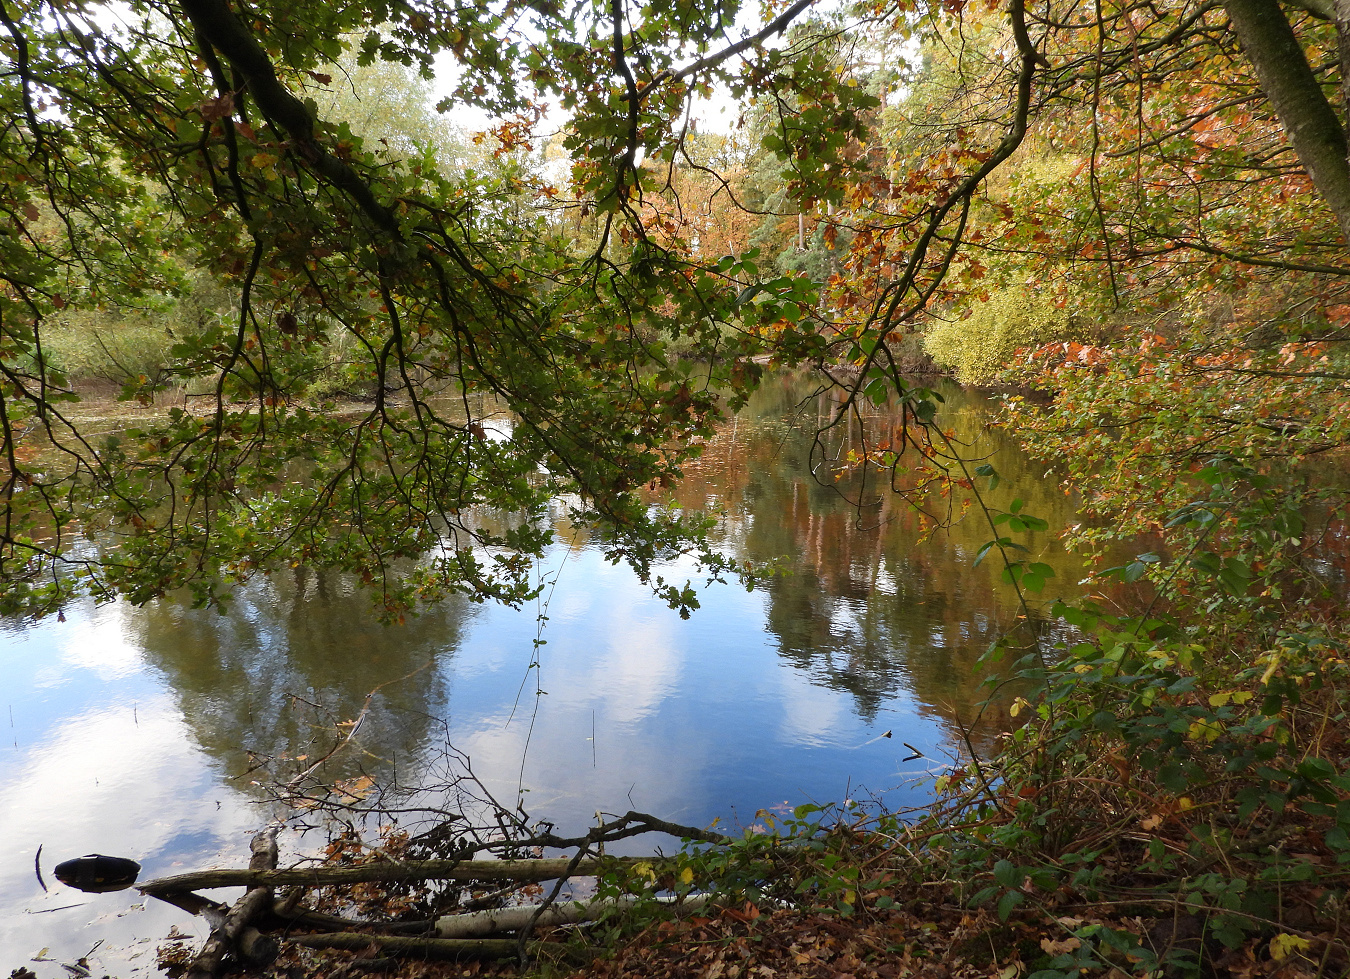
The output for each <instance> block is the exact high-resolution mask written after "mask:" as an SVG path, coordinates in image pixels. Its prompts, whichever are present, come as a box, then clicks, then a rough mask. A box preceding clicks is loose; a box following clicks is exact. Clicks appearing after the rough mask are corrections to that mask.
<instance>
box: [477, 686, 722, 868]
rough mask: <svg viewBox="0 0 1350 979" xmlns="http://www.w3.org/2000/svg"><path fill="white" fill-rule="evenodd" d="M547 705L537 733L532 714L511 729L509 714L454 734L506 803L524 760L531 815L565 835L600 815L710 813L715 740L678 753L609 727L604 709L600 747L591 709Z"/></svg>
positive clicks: (695, 741)
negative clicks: (706, 780) (708, 776)
mask: <svg viewBox="0 0 1350 979" xmlns="http://www.w3.org/2000/svg"><path fill="white" fill-rule="evenodd" d="M542 699H543V701H544V702H543V703H542V704H541V705H540V707H539V713H538V715H537V717H536V718H535V719H534V730H533V732H531V731H530V717H529V715H528V711H527V712H526V713H525V714H524V715H522V714H520V713H518V714H517V715H516V718H515V720H514V721H512V722H511V724H510V726H509V727H508V726H507V725H506V717H507V713H508V712H505V711H504V712H501V713H499V714H497V715H495V716H493V717H490V718H486V719H484V721H483V722H482V723H481V724H480V725H479V726H477V727H475V729H474V730H472V731H456V732H453V735H452V736H453V739H454V743H455V747H457V748H459V749H460V750H462V751H464V752H465V753H466V754H467V755H468V756H469V758H470V759H471V760H472V764H473V770H474V772H475V774H476V775H477V776H478V777H479V778H480V779H481V780H482V782H483V784H484V785H485V786H486V787H487V788H488V790H489V791H490V792H492V794H493V795H494V796H496V798H497V800H498V801H499V802H501V803H502V804H504V805H513V804H514V803H515V800H516V788H517V785H518V780H519V778H520V773H521V758H522V757H524V758H525V768H524V783H523V787H524V788H525V789H526V790H528V791H527V792H526V794H525V796H524V806H525V809H526V811H527V812H529V813H530V814H531V815H533V816H543V817H547V818H548V819H550V820H553V821H554V822H556V823H557V824H558V826H559V829H560V830H562V831H563V832H565V833H572V832H580V831H584V829H585V827H586V825H587V824H588V823H591V822H593V821H594V813H595V810H596V809H602V810H605V811H609V812H619V813H622V812H626V811H627V810H628V809H629V808H636V809H639V810H641V811H644V812H650V813H653V814H656V815H659V816H663V817H665V818H667V819H675V820H679V819H681V818H684V817H687V816H688V814H689V813H691V812H699V811H702V810H703V809H704V808H705V807H706V804H707V800H706V799H705V796H706V794H707V790H706V787H705V786H704V785H702V784H701V781H702V780H701V776H702V774H703V772H704V770H705V769H706V768H707V766H708V762H709V758H710V756H711V755H713V754H714V751H713V749H712V745H710V744H709V738H708V736H701V737H693V738H688V739H686V740H684V741H683V742H682V743H681V744H680V745H678V747H677V746H676V745H673V744H672V743H671V742H670V741H668V740H666V739H663V738H660V737H652V736H646V737H632V736H626V735H625V734H623V733H621V732H618V731H616V729H615V728H616V725H613V724H611V723H610V722H609V721H608V719H607V715H606V712H605V708H604V706H603V702H602V705H601V706H600V707H599V708H597V711H596V715H595V717H596V720H595V728H594V731H595V734H596V741H595V744H594V748H593V747H592V742H591V740H590V738H591V733H592V727H591V723H592V714H591V710H590V709H589V708H582V707H570V708H569V707H565V706H564V705H562V704H561V703H558V704H555V703H551V702H550V700H549V698H548V697H545V698H542ZM527 739H528V741H529V746H528V751H527V749H526V741H527ZM592 751H594V755H592ZM593 757H594V759H595V761H594V764H593V762H592V758H593ZM646 846H650V843H647V844H646ZM642 849H643V847H638V850H642ZM635 852H636V851H635Z"/></svg>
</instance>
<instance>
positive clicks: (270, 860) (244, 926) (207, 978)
mask: <svg viewBox="0 0 1350 979" xmlns="http://www.w3.org/2000/svg"><path fill="white" fill-rule="evenodd" d="M250 849H251V850H252V851H253V856H252V858H251V859H250V860H249V872H250V873H263V872H266V871H267V870H268V869H269V868H273V867H275V866H276V865H277V841H276V832H275V830H271V831H264V832H262V833H259V834H258V835H257V836H255V837H254V838H253V843H252V845H251V846H250ZM271 906H272V890H271V888H270V887H254V888H252V889H251V890H249V892H248V893H247V894H245V895H244V896H243V897H241V898H240V899H239V900H238V901H237V902H236V903H235V905H234V907H232V908H230V911H229V913H228V914H227V915H225V920H224V921H222V922H221V923H220V924H219V925H217V926H216V927H215V928H213V929H212V930H211V937H210V938H208V939H207V940H206V944H205V945H203V946H202V950H201V951H200V952H198V953H197V957H196V958H195V959H193V960H192V965H191V966H189V967H188V971H187V979H214V977H215V976H218V975H220V973H221V970H222V969H223V968H224V965H225V956H226V955H228V954H229V953H230V952H232V951H235V950H236V949H237V948H239V946H240V945H241V944H242V946H243V949H242V950H241V954H244V955H246V956H248V957H250V958H266V957H267V955H268V953H269V952H270V953H271V954H272V955H275V948H276V946H275V942H270V940H269V939H267V938H265V937H264V936H262V935H260V934H258V933H257V932H256V930H255V929H251V928H249V922H250V921H252V920H253V919H254V918H255V917H257V916H258V915H259V914H261V913H262V912H263V911H265V910H267V909H269V908H270V907H271ZM246 931H247V932H249V934H247V935H246V934H245V932H246ZM269 942H270V944H269Z"/></svg>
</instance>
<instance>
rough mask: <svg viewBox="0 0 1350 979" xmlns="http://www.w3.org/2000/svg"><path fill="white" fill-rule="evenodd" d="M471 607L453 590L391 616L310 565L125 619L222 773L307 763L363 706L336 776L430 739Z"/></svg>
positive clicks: (346, 582)
mask: <svg viewBox="0 0 1350 979" xmlns="http://www.w3.org/2000/svg"><path fill="white" fill-rule="evenodd" d="M474 610H475V606H473V605H471V604H470V603H469V602H468V601H467V600H465V599H462V598H458V597H452V598H450V599H449V600H447V601H445V602H443V603H441V604H440V605H438V606H436V607H434V608H432V609H429V610H427V611H426V612H425V613H424V614H422V615H420V616H417V617H414V618H411V619H410V620H409V621H408V622H407V623H406V624H405V625H403V626H401V627H397V628H388V627H385V626H382V625H380V624H379V623H378V622H376V621H375V619H374V617H373V616H372V615H371V613H370V610H369V601H368V597H367V596H366V595H365V594H363V593H362V592H361V591H360V590H359V589H358V588H357V587H356V585H355V583H354V582H353V581H352V580H351V579H350V578H349V577H347V576H344V575H339V574H337V573H334V572H329V571H325V570H315V569H310V568H306V567H303V566H302V567H298V568H296V569H294V571H293V573H292V574H291V575H285V576H275V577H273V578H272V579H271V580H269V581H266V582H262V583H259V584H254V585H251V586H249V587H248V588H243V589H239V590H238V591H237V592H236V593H235V595H234V597H233V600H232V602H231V604H230V606H229V607H228V609H227V610H226V611H225V612H224V613H223V614H222V613H221V612H219V611H216V610H210V609H192V608H190V607H187V606H186V605H185V604H183V603H181V602H177V601H172V600H167V601H162V602H155V603H152V604H150V605H147V606H145V607H144V608H142V609H139V610H137V611H136V612H135V613H134V614H133V615H132V616H131V620H130V623H129V624H130V633H131V636H132V637H133V639H134V641H135V643H136V644H137V645H139V646H140V648H141V649H143V650H144V653H145V658H146V662H147V663H148V664H149V665H151V666H153V667H154V668H156V669H157V670H159V671H160V672H161V673H162V674H163V675H164V677H165V679H166V680H167V686H168V689H169V690H170V691H172V693H173V696H174V697H175V698H176V699H177V701H178V705H179V709H180V710H181V712H182V714H183V717H184V718H185V719H186V720H187V723H188V725H189V726H190V727H191V729H192V732H193V736H194V738H195V739H196V741H197V743H198V744H200V745H201V746H202V747H203V748H204V749H205V750H206V751H208V752H210V753H211V754H212V755H213V756H215V757H216V758H218V759H219V760H220V763H221V769H222V772H223V774H225V775H226V776H229V777H240V776H243V775H245V774H247V773H249V772H250V771H251V770H252V769H253V768H254V767H255V766H256V763H257V762H258V761H260V760H263V759H280V760H283V761H284V760H286V759H290V760H294V761H296V763H297V765H299V766H300V767H306V766H304V765H303V763H304V762H305V761H307V760H309V759H317V758H318V757H319V755H321V754H324V753H326V752H327V751H329V750H330V749H331V748H332V747H333V745H334V744H335V743H336V742H337V740H338V739H339V738H340V737H341V736H343V735H344V734H345V728H344V727H342V726H341V725H346V724H350V723H352V722H353V721H355V720H356V719H357V717H358V716H360V715H361V714H362V711H363V709H365V716H364V719H363V721H362V729H361V732H360V735H361V744H362V745H363V748H364V751H363V752H358V753H343V754H340V755H338V756H336V757H335V759H334V761H333V762H332V763H331V765H330V766H329V768H328V769H327V770H326V772H325V775H326V777H328V778H331V779H337V778H344V777H349V776H351V775H352V774H353V772H354V771H355V770H356V769H357V768H362V769H365V768H376V769H382V768H385V767H388V766H392V764H393V760H394V759H395V758H397V756H398V754H399V753H400V752H402V753H403V754H404V755H405V756H407V755H408V754H409V753H410V752H411V751H413V750H415V749H416V748H417V746H419V745H421V744H422V743H423V742H424V741H425V740H426V738H427V731H428V728H429V726H430V725H433V724H436V723H437V721H436V718H438V717H440V716H441V714H442V708H443V706H444V703H445V701H446V698H447V691H448V685H449V682H450V679H449V678H450V676H451V672H450V671H449V670H446V669H443V668H442V665H443V664H442V663H441V661H442V660H444V659H445V658H447V657H449V656H451V655H453V653H454V651H455V650H456V649H457V648H458V647H459V645H460V643H461V641H462V638H463V634H464V629H465V625H466V623H467V621H468V620H469V619H470V618H471V616H472V613H473V611H474ZM368 698H369V700H368ZM282 767H283V768H284V766H282Z"/></svg>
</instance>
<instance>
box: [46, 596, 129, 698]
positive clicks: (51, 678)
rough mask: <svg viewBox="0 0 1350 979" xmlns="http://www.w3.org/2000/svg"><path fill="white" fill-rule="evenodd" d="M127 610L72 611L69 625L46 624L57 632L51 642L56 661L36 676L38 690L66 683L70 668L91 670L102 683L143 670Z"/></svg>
mask: <svg viewBox="0 0 1350 979" xmlns="http://www.w3.org/2000/svg"><path fill="white" fill-rule="evenodd" d="M126 613H127V607H126V606H124V605H122V604H120V603H119V604H115V605H105V606H102V607H101V608H90V609H89V610H88V611H84V610H80V611H79V612H72V614H71V621H69V622H52V623H49V624H48V623H44V628H45V629H54V630H55V634H54V635H53V636H52V639H51V640H49V641H50V643H51V648H52V649H53V650H54V651H55V652H56V655H57V656H58V660H57V662H54V663H51V664H49V665H46V666H43V667H41V668H39V669H38V670H37V671H36V672H35V673H34V676H33V680H34V684H33V685H34V686H35V687H36V688H38V689H40V690H41V689H51V688H53V687H59V686H61V685H62V684H64V683H67V682H68V681H69V680H70V679H71V676H70V668H71V667H74V668H76V669H82V670H89V671H90V672H92V673H93V674H95V675H96V676H97V677H98V678H99V679H101V680H115V679H118V678H120V677H125V676H130V675H131V674H133V673H135V672H137V671H138V670H139V669H140V668H141V650H140V647H139V646H137V645H135V644H134V643H133V642H131V641H130V640H129V639H128V637H127V629H126V620H127V614H126Z"/></svg>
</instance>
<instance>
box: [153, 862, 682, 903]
mask: <svg viewBox="0 0 1350 979" xmlns="http://www.w3.org/2000/svg"><path fill="white" fill-rule="evenodd" d="M639 861H640V858H636V857H608V858H605V859H603V860H583V861H581V863H579V864H578V865H577V866H576V868H575V869H574V870H573V874H574V875H575V876H578V877H594V876H595V875H596V874H597V873H604V872H605V871H606V870H610V869H614V868H616V867H628V866H632V865H633V864H635V863H638V862H639ZM641 862H644V863H649V864H652V865H653V866H658V867H659V866H660V864H661V861H660V860H657V859H653V858H650V857H648V858H645V859H641ZM570 863H571V861H570V860H566V859H556V860H555V859H549V860H408V861H401V862H397V861H389V862H383V861H381V862H376V863H363V864H358V865H356V866H353V867H306V868H294V869H290V870H254V869H252V868H250V869H248V870H228V869H227V870H199V871H196V872H195V873H189V874H177V875H175V876H173V877H160V878H158V879H156V880H149V881H146V882H145V883H144V884H140V885H138V886H137V888H136V889H137V890H138V891H140V892H141V893H142V894H146V895H148V896H150V897H159V896H160V895H162V894H176V893H179V892H181V891H196V890H201V889H203V888H210V887H294V886H301V887H305V886H308V887H333V886H337V887H341V886H344V885H347V884H368V883H372V882H378V881H384V882H392V881H411V880H462V881H470V880H479V881H517V882H519V883H523V884H525V883H538V882H539V881H543V880H555V879H557V878H558V877H561V876H563V874H564V873H566V871H567V866H568V864H570Z"/></svg>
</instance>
